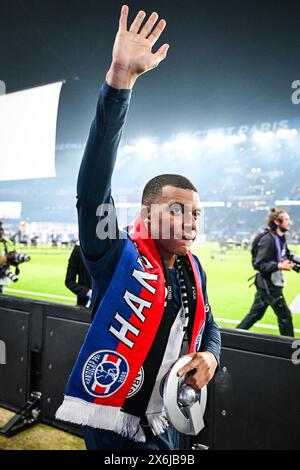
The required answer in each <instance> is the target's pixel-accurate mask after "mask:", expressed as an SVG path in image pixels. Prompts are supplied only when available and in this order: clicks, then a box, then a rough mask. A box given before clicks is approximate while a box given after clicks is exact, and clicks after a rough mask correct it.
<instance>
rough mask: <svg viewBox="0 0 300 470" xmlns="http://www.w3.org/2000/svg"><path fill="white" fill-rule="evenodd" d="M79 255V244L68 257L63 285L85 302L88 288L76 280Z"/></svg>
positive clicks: (78, 268) (79, 262) (79, 261)
mask: <svg viewBox="0 0 300 470" xmlns="http://www.w3.org/2000/svg"><path fill="white" fill-rule="evenodd" d="M80 256H81V255H80V248H79V246H78V247H75V248H74V250H73V251H72V253H71V256H70V258H69V262H68V268H67V274H66V280H65V285H66V287H67V288H68V289H70V291H72V292H73V293H74V294H75V295H77V297H78V298H79V299H80V300H81V301H84V300H86V302H87V301H88V298H87V293H88V291H89V288H88V287H86V286H83V285H81V284H79V283H78V282H77V277H78V275H79V270H80V264H81V260H80Z"/></svg>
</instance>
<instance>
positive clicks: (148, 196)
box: [142, 174, 198, 206]
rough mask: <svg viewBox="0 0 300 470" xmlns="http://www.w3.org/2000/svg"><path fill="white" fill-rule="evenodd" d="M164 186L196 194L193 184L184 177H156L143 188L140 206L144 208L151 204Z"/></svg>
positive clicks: (169, 175) (166, 175)
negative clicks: (142, 205)
mask: <svg viewBox="0 0 300 470" xmlns="http://www.w3.org/2000/svg"><path fill="white" fill-rule="evenodd" d="M164 186H174V187H175V188H180V189H190V190H191V191H195V192H196V193H197V192H198V191H197V189H196V188H195V186H194V185H193V183H192V182H191V181H190V180H189V179H188V178H186V177H185V176H182V175H171V174H165V175H158V176H155V177H154V178H152V179H151V180H150V181H148V183H147V184H146V186H145V187H144V190H143V195H142V204H144V205H145V206H148V205H150V204H152V203H153V202H154V201H155V199H156V198H157V196H159V195H160V194H161V191H162V188H163V187H164Z"/></svg>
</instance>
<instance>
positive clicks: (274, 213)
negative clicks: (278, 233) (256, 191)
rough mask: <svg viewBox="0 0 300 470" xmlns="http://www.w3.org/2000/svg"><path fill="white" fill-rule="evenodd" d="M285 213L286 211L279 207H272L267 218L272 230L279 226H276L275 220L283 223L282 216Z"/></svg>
mask: <svg viewBox="0 0 300 470" xmlns="http://www.w3.org/2000/svg"><path fill="white" fill-rule="evenodd" d="M285 213H286V211H285V210H284V209H280V208H279V207H272V208H271V209H270V212H269V214H268V218H267V224H268V227H270V229H271V230H275V229H276V227H277V225H276V224H275V220H279V222H282V218H281V216H282V214H285Z"/></svg>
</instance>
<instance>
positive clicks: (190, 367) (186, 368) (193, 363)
mask: <svg viewBox="0 0 300 470" xmlns="http://www.w3.org/2000/svg"><path fill="white" fill-rule="evenodd" d="M162 47H163V46H162ZM157 52H159V51H157ZM197 365H199V363H198V361H197V359H192V356H191V360H190V362H188V363H187V364H186V365H185V366H183V367H181V369H179V371H178V372H177V375H178V376H179V377H182V376H183V375H184V374H186V373H187V372H189V371H190V370H193V369H195V367H197Z"/></svg>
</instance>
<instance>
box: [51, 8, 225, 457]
mask: <svg viewBox="0 0 300 470" xmlns="http://www.w3.org/2000/svg"><path fill="white" fill-rule="evenodd" d="M145 16H146V14H145V12H143V11H140V12H139V13H138V14H137V16H136V17H135V19H134V21H133V23H132V24H131V26H130V28H129V29H128V27H127V19H128V7H127V6H123V7H122V10H121V15H120V21H119V30H118V33H117V35H116V39H115V44H114V48H113V57H112V63H111V66H110V68H109V70H108V72H107V75H106V83H104V85H103V86H102V88H101V92H100V97H99V101H98V105H97V111H96V117H95V119H94V121H93V123H92V126H91V129H90V133H89V137H88V141H87V144H86V149H85V153H84V156H83V160H82V164H81V168H80V172H79V177H78V186H77V197H78V201H77V209H78V218H79V236H80V243H81V249H82V253H83V257H84V260H85V264H86V266H87V268H88V270H89V272H90V275H91V277H92V282H93V286H92V291H93V299H92V304H93V321H92V325H91V327H90V329H89V332H88V334H87V337H86V339H85V342H84V344H83V346H82V348H81V351H80V353H79V356H78V358H77V361H76V363H75V366H74V368H73V371H72V374H71V376H70V379H69V382H68V386H67V391H66V396H65V398H64V402H63V404H62V406H61V407H60V408H59V410H58V411H57V415H56V416H57V418H58V419H62V420H66V421H71V422H74V423H79V424H82V425H84V435H85V441H86V445H87V448H88V449H102V450H130V449H143V450H160V449H165V450H166V449H169V450H173V449H178V448H179V435H178V432H177V431H176V430H175V429H174V428H173V427H172V426H171V425H170V423H169V422H168V419H167V416H166V412H165V409H164V405H163V398H162V390H163V384H164V380H165V378H166V375H167V373H168V371H169V369H170V367H171V366H172V365H173V364H174V362H176V361H177V359H178V358H179V357H180V356H181V355H183V354H189V355H190V357H191V360H190V362H189V363H188V364H187V365H186V366H185V367H183V368H182V369H181V370H180V371H179V372H178V374H179V375H180V376H183V375H185V377H186V379H185V380H186V383H188V384H190V385H191V386H192V387H193V388H195V389H197V390H199V389H201V388H202V387H203V386H204V385H206V384H207V383H208V382H209V381H210V380H211V379H212V377H213V376H214V373H215V370H216V367H217V364H218V361H219V357H220V333H219V329H218V327H217V325H216V323H215V322H214V320H213V316H212V313H211V310H210V306H209V302H208V298H207V293H206V276H205V273H204V271H203V269H202V267H201V265H200V262H199V260H198V259H197V258H196V257H195V256H193V255H192V254H191V252H190V248H191V245H192V243H193V241H194V239H195V237H196V234H197V217H198V216H199V211H200V208H199V196H198V192H197V189H196V188H195V186H194V185H193V184H192V183H191V182H190V181H189V180H188V179H187V178H185V177H183V176H181V175H173V174H165V175H159V176H157V177H155V178H152V179H151V180H150V181H149V182H148V183H147V184H146V186H145V188H144V191H143V195H142V209H141V214H140V216H139V217H138V218H137V219H136V220H135V222H134V224H133V226H132V227H131V229H130V231H129V233H125V232H124V231H121V230H119V228H118V223H117V220H116V217H115V210H114V206H113V200H112V197H111V177H112V173H113V169H114V165H115V161H116V155H117V149H118V146H119V142H120V138H121V133H122V129H123V126H124V123H125V120H126V114H127V111H128V108H129V101H130V97H131V89H132V88H133V86H134V84H135V82H136V80H137V78H138V77H139V76H140V75H142V74H143V73H146V72H148V71H150V70H151V69H153V68H155V67H157V66H158V65H159V63H160V62H161V61H162V60H163V59H165V57H166V55H167V50H168V47H169V46H168V44H164V45H162V46H161V47H160V48H159V49H158V51H157V52H152V48H153V46H154V44H155V43H156V41H157V40H158V39H159V37H160V35H161V33H162V32H163V30H164V29H165V26H166V22H165V20H163V19H162V20H159V19H158V14H157V13H155V12H154V13H152V14H151V15H150V16H149V18H148V19H147V20H146V21H144V20H145ZM128 171H129V172H130V168H129V169H128ZM107 226H109V229H108V231H107V230H105V227H107Z"/></svg>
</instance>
